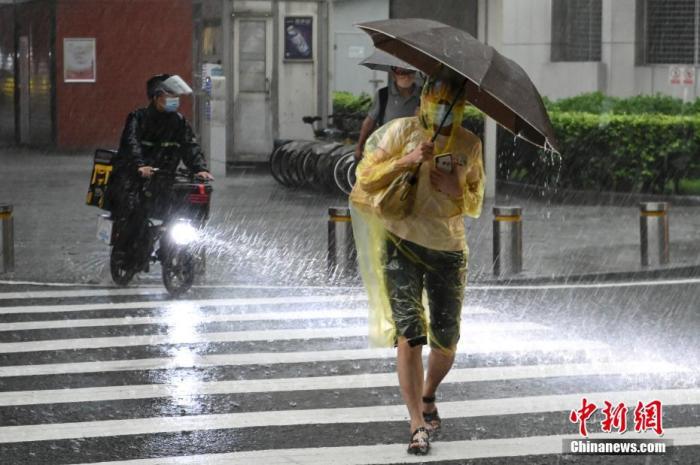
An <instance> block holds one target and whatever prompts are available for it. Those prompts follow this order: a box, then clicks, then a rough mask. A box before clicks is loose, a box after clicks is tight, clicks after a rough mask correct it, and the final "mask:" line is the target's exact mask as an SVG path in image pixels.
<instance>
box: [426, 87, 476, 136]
mask: <svg viewBox="0 0 700 465" xmlns="http://www.w3.org/2000/svg"><path fill="white" fill-rule="evenodd" d="M467 81H468V79H467V78H464V82H463V83H462V87H460V88H459V92H457V95H455V98H454V99H452V103H450V108H449V109H448V110H447V113H445V116H443V117H442V121H440V126H439V127H438V128H437V130H436V131H435V134H433V137H432V138H431V139H430V142H435V139H437V136H438V134H440V131H442V127H443V126H444V125H445V121H446V120H447V117H448V116H450V113H452V108H454V106H455V103H457V100H458V99H459V98H460V97H461V96H462V93H463V92H464V89H466V88H467Z"/></svg>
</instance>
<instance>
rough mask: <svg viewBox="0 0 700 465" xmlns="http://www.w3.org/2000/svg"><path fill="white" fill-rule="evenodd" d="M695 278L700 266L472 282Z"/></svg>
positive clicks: (506, 282) (564, 281)
mask: <svg viewBox="0 0 700 465" xmlns="http://www.w3.org/2000/svg"><path fill="white" fill-rule="evenodd" d="M694 277H700V265H691V266H683V267H675V268H662V269H653V270H639V271H610V272H601V273H586V274H579V275H569V276H533V277H526V276H512V277H507V278H490V279H484V280H480V279H475V280H473V281H471V282H472V283H473V284H497V285H500V286H503V285H509V284H512V285H521V284H578V283H596V282H613V281H626V280H633V281H641V280H659V279H672V278H675V279H677V278H694Z"/></svg>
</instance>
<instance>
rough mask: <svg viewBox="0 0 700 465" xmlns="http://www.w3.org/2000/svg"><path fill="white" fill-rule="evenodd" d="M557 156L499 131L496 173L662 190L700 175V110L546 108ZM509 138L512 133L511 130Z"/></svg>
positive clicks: (540, 181) (574, 185)
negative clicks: (676, 112) (657, 111)
mask: <svg viewBox="0 0 700 465" xmlns="http://www.w3.org/2000/svg"><path fill="white" fill-rule="evenodd" d="M550 117H551V120H552V125H553V126H554V129H555V132H556V135H557V138H558V140H559V145H560V149H561V159H560V160H557V159H556V157H555V158H554V159H552V158H551V157H550V158H547V157H546V156H545V154H543V151H541V150H536V149H534V148H532V146H529V144H527V143H525V142H523V141H519V142H517V143H514V142H510V145H508V141H507V140H506V139H505V138H504V137H501V138H500V140H499V142H500V144H499V158H500V159H499V163H498V175H499V178H501V179H510V180H517V181H522V182H527V183H530V184H536V185H540V186H546V185H552V184H553V183H554V182H555V181H556V184H557V185H558V186H559V187H562V188H571V189H583V190H610V191H619V192H644V193H656V194H661V193H664V191H665V187H666V185H667V184H668V182H669V181H674V182H675V184H676V185H678V181H679V180H680V179H681V178H689V177H695V176H700V170H699V168H700V160H699V157H698V148H699V147H700V115H699V116H669V115H661V114H656V115H649V114H647V115H625V114H620V115H616V114H600V115H596V114H591V113H573V112H550ZM510 139H512V136H510Z"/></svg>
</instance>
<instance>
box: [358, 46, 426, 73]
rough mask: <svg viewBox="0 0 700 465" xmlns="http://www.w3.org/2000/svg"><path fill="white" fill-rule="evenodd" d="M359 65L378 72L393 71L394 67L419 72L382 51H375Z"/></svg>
mask: <svg viewBox="0 0 700 465" xmlns="http://www.w3.org/2000/svg"><path fill="white" fill-rule="evenodd" d="M359 64H360V65H362V66H366V67H367V68H369V69H374V70H377V71H387V72H388V71H391V67H392V66H396V67H398V68H404V69H410V70H411V71H418V70H417V69H416V68H415V67H413V66H411V65H409V64H408V63H406V62H405V61H402V60H399V59H398V58H396V57H395V56H394V55H390V54H388V53H386V52H383V51H381V50H375V51H374V53H373V54H371V55H370V56H368V57H367V58H365V59H364V60H362V61H361V62H360V63H359Z"/></svg>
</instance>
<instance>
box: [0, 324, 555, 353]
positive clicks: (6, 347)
mask: <svg viewBox="0 0 700 465" xmlns="http://www.w3.org/2000/svg"><path fill="white" fill-rule="evenodd" d="M174 324H175V328H174V330H173V331H172V332H171V333H170V334H166V335H156V336H150V335H149V336H115V337H84V338H78V339H51V340H41V341H28V342H5V343H0V353H5V354H6V353H19V352H39V351H44V350H75V349H99V348H105V347H134V346H152V345H163V344H200V343H211V342H244V341H288V340H293V339H304V340H308V339H329V338H347V337H358V336H367V326H366V325H363V326H356V327H340V328H338V327H322V328H309V329H268V330H261V331H222V332H210V333H198V332H196V330H195V328H193V327H192V325H191V324H190V322H189V320H188V319H187V318H186V317H184V318H182V319H180V320H179V323H178V322H175V323H174ZM541 329H546V327H545V326H542V325H538V324H536V323H528V322H520V321H516V322H490V323H489V322H486V323H474V324H470V325H467V326H466V327H465V328H463V329H462V330H461V333H462V335H463V336H464V337H469V335H483V333H507V332H512V331H533V330H541Z"/></svg>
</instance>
